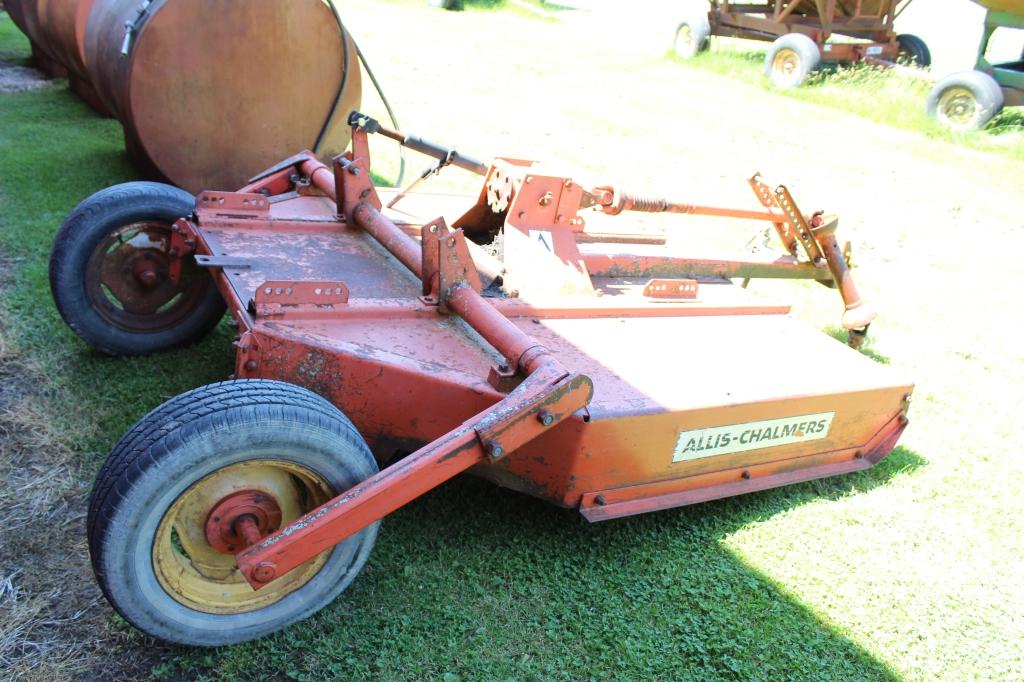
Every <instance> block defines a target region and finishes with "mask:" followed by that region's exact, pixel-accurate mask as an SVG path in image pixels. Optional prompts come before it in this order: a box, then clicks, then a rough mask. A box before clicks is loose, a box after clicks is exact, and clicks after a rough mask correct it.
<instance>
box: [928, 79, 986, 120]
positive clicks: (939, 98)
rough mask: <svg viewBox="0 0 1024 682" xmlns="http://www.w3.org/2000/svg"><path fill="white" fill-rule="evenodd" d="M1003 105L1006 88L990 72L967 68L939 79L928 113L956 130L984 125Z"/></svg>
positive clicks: (932, 92)
mask: <svg viewBox="0 0 1024 682" xmlns="http://www.w3.org/2000/svg"><path fill="white" fill-rule="evenodd" d="M1002 108H1003V91H1002V88H1000V87H999V84H998V83H996V81H995V80H994V79H993V78H992V77H991V76H989V75H988V74H986V73H982V72H980V71H964V72H962V73H955V74H953V75H951V76H947V77H946V78H944V79H942V80H941V81H939V83H938V84H936V86H935V87H934V88H932V91H931V93H929V95H928V103H927V112H928V115H929V116H931V117H933V118H935V119H936V120H937V121H938V122H939V123H941V124H943V125H945V126H947V127H949V128H952V129H953V130H971V129H976V128H981V127H983V126H984V125H985V124H986V123H988V122H989V121H991V120H992V118H993V117H994V116H995V115H996V114H998V113H999V112H1000V110H1002Z"/></svg>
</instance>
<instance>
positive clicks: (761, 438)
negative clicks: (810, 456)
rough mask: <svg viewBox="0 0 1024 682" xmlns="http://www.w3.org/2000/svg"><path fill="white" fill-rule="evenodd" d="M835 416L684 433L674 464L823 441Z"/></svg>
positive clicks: (677, 446) (792, 418)
mask: <svg viewBox="0 0 1024 682" xmlns="http://www.w3.org/2000/svg"><path fill="white" fill-rule="evenodd" d="M835 414H836V413H835V412H821V413H818V414H805V415H801V416H799V417H785V418H783V419H768V420H765V421H759V422H747V423H745V424H731V425H729V426H715V427H712V428H709V429H695V430H693V431H683V432H682V433H680V434H679V439H678V440H677V441H676V449H675V451H674V452H673V453H672V461H673V462H686V461H688V460H691V459H700V458H702V457H714V456H716V455H728V454H731V453H734V452H747V451H748V450H760V449H762V448H774V447H778V446H780V445H791V444H793V443H804V442H806V441H812V440H821V439H823V438H826V437H827V436H828V432H829V429H831V428H832V418H833V417H835Z"/></svg>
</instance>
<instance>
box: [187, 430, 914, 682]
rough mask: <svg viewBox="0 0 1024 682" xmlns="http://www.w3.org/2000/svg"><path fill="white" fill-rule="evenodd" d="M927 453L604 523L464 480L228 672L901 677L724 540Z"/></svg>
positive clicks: (391, 522)
mask: <svg viewBox="0 0 1024 682" xmlns="http://www.w3.org/2000/svg"><path fill="white" fill-rule="evenodd" d="M923 463H924V460H923V458H921V457H920V456H918V455H917V454H915V453H913V452H911V451H909V450H907V449H905V448H897V449H896V451H894V453H893V454H892V455H891V456H890V457H889V458H887V459H885V460H883V461H882V463H880V464H879V465H878V466H877V467H875V468H874V469H873V470H868V471H864V472H859V473H857V474H853V475H849V476H845V477H839V478H834V479H827V480H822V481H815V482H810V483H804V484H799V485H794V486H790V487H787V488H783V489H777V490H773V491H766V492H762V493H755V494H752V495H747V496H744V497H741V498H733V499H728V500H720V501H716V502H711V503H707V504H702V505H697V506H693V507H686V508H680V509H675V510H668V511H664V512H658V513H653V514H648V515H644V516H638V517H633V518H629V519H622V520H618V521H609V522H605V523H602V524H595V525H591V524H588V523H586V522H585V521H584V520H583V519H582V517H580V516H579V515H578V514H577V513H575V512H574V511H570V510H562V509H557V508H554V507H552V506H550V505H548V504H546V503H543V502H541V501H539V500H534V499H532V498H529V497H526V496H524V495H520V494H517V493H513V492H510V491H505V490H502V489H498V488H495V487H494V486H492V485H491V484H489V483H487V482H484V481H481V480H477V479H474V478H472V477H460V478H458V479H456V480H454V481H451V482H449V483H447V484H445V485H444V486H442V487H441V488H440V489H438V490H435V491H433V492H431V493H428V494H427V495H425V496H424V497H422V498H420V499H418V500H415V501H414V502H412V503H411V504H410V505H408V506H407V507H405V508H403V509H401V510H399V511H398V512H396V513H395V514H393V515H391V516H390V517H388V519H386V520H385V522H384V526H383V529H382V534H381V538H380V542H379V543H378V545H377V548H376V550H375V554H374V555H373V556H372V557H371V560H370V564H369V565H368V567H367V569H366V570H365V571H364V573H363V575H361V576H360V577H359V578H358V579H357V580H356V582H355V583H354V584H353V586H352V587H351V588H350V590H349V591H348V592H347V593H346V594H345V595H343V596H342V597H341V598H340V599H339V600H337V601H336V602H335V603H334V604H333V605H332V606H330V607H329V608H327V609H325V610H324V611H323V612H321V613H320V614H319V615H318V616H316V617H315V618H314V619H313V620H312V621H310V622H309V623H307V624H303V625H298V626H295V627H292V628H290V629H288V630H287V631H285V632H284V633H281V634H279V635H277V636H274V637H271V638H268V639H266V640H263V641H259V642H254V643H251V644H247V645H243V646H241V647H237V648H235V649H233V650H225V651H223V652H219V653H218V659H217V663H216V664H215V666H214V667H215V668H216V670H217V672H218V674H219V675H221V676H224V677H231V676H243V677H244V676H245V675H246V668H245V663H244V662H245V661H259V662H261V664H270V665H273V664H272V663H271V661H274V660H278V659H283V658H285V657H288V660H290V662H291V665H292V666H293V670H295V671H297V673H296V677H297V678H298V679H315V678H316V677H317V676H318V675H328V676H330V675H334V674H342V673H343V671H345V674H347V675H349V676H354V677H363V676H368V677H374V678H381V679H408V678H422V677H429V678H441V677H442V676H443V675H444V674H445V673H458V674H459V675H461V676H462V678H463V679H477V678H481V679H482V678H488V679H504V678H507V677H513V676H514V677H519V678H526V679H587V678H589V679H595V678H602V677H615V678H620V679H770V680H774V679H858V680H885V679H895V675H894V674H893V672H892V671H891V670H890V669H889V668H887V667H886V665H885V664H884V663H882V662H881V661H879V660H877V659H876V658H874V657H873V656H872V655H871V654H870V653H869V652H867V651H865V650H864V649H862V648H861V647H860V646H858V645H857V644H856V643H855V642H852V641H850V640H849V639H847V638H846V637H844V636H842V635H841V634H839V633H837V632H835V631H834V630H833V629H832V628H831V627H830V626H829V625H828V624H826V623H824V622H823V621H822V620H821V618H820V617H819V616H818V615H816V614H815V613H813V612H812V611H811V610H810V609H808V608H807V607H806V606H804V605H803V604H801V603H800V602H799V601H798V600H796V599H794V598H793V597H791V596H789V595H786V594H784V593H783V592H782V591H780V589H779V588H777V587H776V586H775V585H774V584H773V581H772V580H771V578H769V577H767V576H765V575H763V574H761V573H759V572H758V571H757V570H755V569H753V568H751V567H750V566H749V565H747V564H746V562H744V561H743V560H742V559H741V558H740V557H738V556H737V555H736V554H735V553H734V552H733V551H732V550H730V549H729V548H728V547H726V546H725V545H724V541H725V540H726V539H727V538H728V537H729V536H730V535H732V534H733V533H735V532H737V531H739V530H742V529H744V528H746V527H749V526H750V525H751V524H759V523H763V522H766V521H767V520H769V519H771V518H772V517H773V516H774V515H777V514H780V513H783V512H788V511H791V510H793V509H795V508H797V507H799V506H801V505H803V504H807V503H811V502H814V501H819V500H821V499H823V498H825V499H839V498H842V497H846V496H849V495H853V494H857V493H862V492H866V491H868V490H871V489H872V488H874V487H876V486H879V485H882V484H884V483H885V482H887V481H889V480H890V479H891V478H892V477H893V476H895V475H897V474H900V473H903V472H907V471H911V470H913V469H915V468H917V467H919V466H921V465H922V464H923ZM792 559H793V561H795V562H799V561H804V560H805V559H806V558H805V557H804V556H794V557H793V558H792ZM368 649H370V650H372V651H373V654H372V655H370V656H368V655H367V650H368ZM202 661H203V657H202V654H200V653H198V652H183V654H182V656H181V657H180V658H179V659H178V660H177V661H176V664H177V667H178V668H179V669H180V670H182V671H186V672H196V671H199V670H202V669H204V665H203V663H202ZM332 666H333V667H332Z"/></svg>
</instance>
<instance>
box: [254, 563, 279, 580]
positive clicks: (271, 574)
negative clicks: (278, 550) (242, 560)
mask: <svg viewBox="0 0 1024 682" xmlns="http://www.w3.org/2000/svg"><path fill="white" fill-rule="evenodd" d="M252 577H253V579H254V580H256V581H257V582H261V583H269V582H270V581H271V580H273V579H274V578H276V577H277V566H275V565H274V564H272V563H270V562H269V561H261V562H260V563H258V564H256V567H255V568H253V569H252Z"/></svg>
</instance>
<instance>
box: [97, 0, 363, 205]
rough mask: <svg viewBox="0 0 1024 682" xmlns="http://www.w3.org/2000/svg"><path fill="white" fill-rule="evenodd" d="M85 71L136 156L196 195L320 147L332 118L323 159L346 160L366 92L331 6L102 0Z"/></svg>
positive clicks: (281, 0) (240, 0)
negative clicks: (352, 116)
mask: <svg viewBox="0 0 1024 682" xmlns="http://www.w3.org/2000/svg"><path fill="white" fill-rule="evenodd" d="M85 63H86V66H87V69H88V72H89V74H90V77H91V80H92V83H93V86H94V87H95V89H96V91H97V93H98V94H99V96H100V98H101V100H102V101H103V102H104V103H105V104H106V105H107V107H108V108H109V109H110V111H112V112H113V113H114V115H115V116H117V117H118V119H120V121H121V123H122V124H123V125H124V130H125V141H126V146H127V148H128V150H129V153H130V154H132V156H133V157H134V158H135V160H136V161H137V162H138V163H139V164H140V165H141V166H142V167H143V168H148V169H151V170H155V171H156V172H158V173H159V175H162V176H163V177H164V178H166V179H167V180H169V181H171V182H173V183H174V184H177V185H179V186H181V187H183V188H185V189H187V190H189V191H191V192H198V191H200V190H203V189H234V188H237V187H240V186H242V185H243V184H245V181H246V180H247V179H248V178H249V177H251V176H252V175H253V174H255V173H257V172H258V171H260V170H262V169H264V168H266V167H267V166H270V165H272V164H273V163H275V162H277V161H279V160H281V159H283V158H285V157H288V156H290V155H292V154H295V153H296V152H298V151H301V150H302V149H307V148H312V147H313V146H314V144H315V143H316V141H317V139H318V136H319V134H320V132H321V129H322V128H323V126H324V124H325V122H326V121H327V120H328V117H329V116H330V114H331V112H332V109H336V111H335V115H334V118H333V119H332V122H331V125H330V126H329V128H328V130H327V132H326V134H325V135H324V136H323V140H322V142H321V144H320V146H319V147H318V148H317V149H316V150H315V151H317V152H318V154H320V156H322V157H323V156H327V155H331V154H336V153H340V152H341V151H343V150H344V148H345V147H346V146H347V145H348V141H349V137H350V134H351V131H350V128H349V126H348V125H347V118H348V112H350V111H351V110H353V109H356V108H358V106H359V103H360V95H361V90H362V87H361V77H360V72H359V65H358V60H357V56H356V48H355V43H354V42H353V41H352V39H351V37H350V36H348V35H347V34H346V35H345V39H344V40H343V39H342V33H341V31H340V29H339V26H338V23H337V21H336V20H335V18H334V15H333V14H332V12H331V10H330V8H329V7H328V6H327V5H326V4H325V2H324V1H323V0H153V1H152V2H146V1H145V0H93V5H92V11H91V13H90V14H89V20H88V23H87V25H86V31H85ZM346 65H347V70H345V68H344V66H346ZM342 83H344V91H343V93H342V96H341V98H340V101H339V102H338V104H337V107H335V106H334V105H335V99H336V96H337V95H338V92H339V87H340V86H341V85H342Z"/></svg>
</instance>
